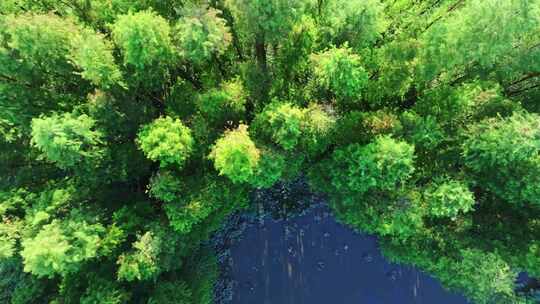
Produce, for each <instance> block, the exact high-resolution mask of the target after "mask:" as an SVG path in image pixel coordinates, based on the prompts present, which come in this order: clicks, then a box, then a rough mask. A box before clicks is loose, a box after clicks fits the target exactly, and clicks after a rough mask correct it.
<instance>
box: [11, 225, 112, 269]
mask: <svg viewBox="0 0 540 304" xmlns="http://www.w3.org/2000/svg"><path fill="white" fill-rule="evenodd" d="M103 233H104V228H103V227H102V226H101V225H99V224H88V223H86V222H84V221H80V220H67V221H64V222H60V221H57V220H54V221H52V222H51V223H50V224H47V225H45V226H43V227H42V228H41V230H40V231H39V232H38V233H37V235H35V236H34V237H31V238H27V239H25V240H23V242H22V246H23V250H22V251H21V256H22V257H23V259H24V270H25V271H27V272H31V273H32V274H34V275H36V276H38V277H49V278H52V277H53V276H55V275H57V274H59V275H67V274H69V273H72V272H76V271H77V270H78V269H79V267H80V266H81V263H83V262H85V261H87V260H89V259H92V258H95V257H96V256H97V251H98V248H99V241H100V239H101V235H102V234H103Z"/></svg>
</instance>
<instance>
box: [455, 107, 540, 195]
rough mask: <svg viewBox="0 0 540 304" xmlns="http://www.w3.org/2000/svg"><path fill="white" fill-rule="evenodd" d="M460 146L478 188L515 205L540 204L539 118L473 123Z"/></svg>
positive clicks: (518, 116)
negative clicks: (539, 179) (539, 182)
mask: <svg viewBox="0 0 540 304" xmlns="http://www.w3.org/2000/svg"><path fill="white" fill-rule="evenodd" d="M465 138H466V139H465V141H464V142H463V144H462V149H463V157H464V160H465V165H466V166H467V168H468V169H469V170H470V172H471V173H472V174H473V175H474V176H475V178H476V179H477V181H478V183H479V185H480V186H481V187H484V188H486V189H487V190H489V191H491V192H493V193H494V194H496V195H498V196H500V197H501V198H504V199H506V200H508V201H509V202H511V203H514V204H521V203H525V202H531V203H534V204H538V203H540V196H538V194H539V193H540V192H539V191H538V187H537V186H536V185H538V184H537V183H536V182H535V181H536V180H537V178H538V176H539V173H540V158H539V155H538V152H539V151H540V118H539V117H538V115H536V114H527V113H516V114H514V115H512V116H511V117H509V118H506V119H502V118H498V119H497V118H494V119H487V120H484V121H482V122H479V123H477V124H474V125H472V126H471V127H470V129H469V130H468V131H467V133H466V134H465Z"/></svg>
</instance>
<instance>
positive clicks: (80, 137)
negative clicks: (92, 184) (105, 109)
mask: <svg viewBox="0 0 540 304" xmlns="http://www.w3.org/2000/svg"><path fill="white" fill-rule="evenodd" d="M94 124H95V121H94V120H93V119H92V118H90V117H89V116H87V115H85V114H82V115H80V116H76V115H73V114H71V113H66V114H63V115H58V114H53V115H52V116H48V117H41V118H35V119H33V120H32V144H33V145H34V146H35V147H37V148H38V149H39V150H40V151H41V152H42V153H43V156H44V157H45V158H46V159H47V160H49V161H51V162H54V163H56V164H57V165H58V166H59V167H60V168H63V169H67V168H71V167H73V166H75V165H77V164H78V163H80V162H81V161H82V160H87V159H92V158H94V159H95V158H97V157H99V155H100V143H101V134H100V133H99V132H98V131H95V130H93V129H94Z"/></svg>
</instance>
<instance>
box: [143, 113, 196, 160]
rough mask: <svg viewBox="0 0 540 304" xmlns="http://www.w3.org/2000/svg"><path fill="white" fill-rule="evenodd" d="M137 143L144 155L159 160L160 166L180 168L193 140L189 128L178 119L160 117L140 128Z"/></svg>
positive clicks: (186, 157)
mask: <svg viewBox="0 0 540 304" xmlns="http://www.w3.org/2000/svg"><path fill="white" fill-rule="evenodd" d="M137 143H138V144H139V147H140V148H141V150H142V151H143V152H144V154H145V155H146V157H148V158H149V159H151V160H153V161H159V164H160V166H161V167H166V166H171V165H174V166H176V167H179V168H182V167H183V166H184V164H185V162H186V160H187V159H188V157H189V155H190V153H191V151H192V150H193V144H194V141H193V138H192V136H191V131H190V129H189V128H188V127H186V126H184V124H183V123H182V122H181V121H180V120H179V119H173V118H171V117H160V118H158V119H156V120H154V121H153V122H151V123H150V124H148V125H145V126H144V127H143V128H142V129H141V131H140V132H139V134H138V138H137Z"/></svg>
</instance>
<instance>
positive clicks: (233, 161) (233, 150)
mask: <svg viewBox="0 0 540 304" xmlns="http://www.w3.org/2000/svg"><path fill="white" fill-rule="evenodd" d="M259 157H260V152H259V150H258V149H257V147H256V146H255V143H253V141H252V140H251V139H250V137H249V134H248V131H247V126H246V125H240V126H239V127H238V128H237V129H236V130H231V131H227V132H225V134H224V135H223V137H221V138H220V139H218V141H217V142H216V144H215V145H214V147H213V149H212V153H211V154H210V158H211V159H212V160H213V161H214V167H215V168H216V170H218V172H219V174H220V175H225V176H227V177H228V178H229V179H231V181H233V182H235V183H241V182H246V181H248V179H249V178H250V177H251V176H252V175H253V173H254V171H255V169H256V168H257V165H258V164H259Z"/></svg>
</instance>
